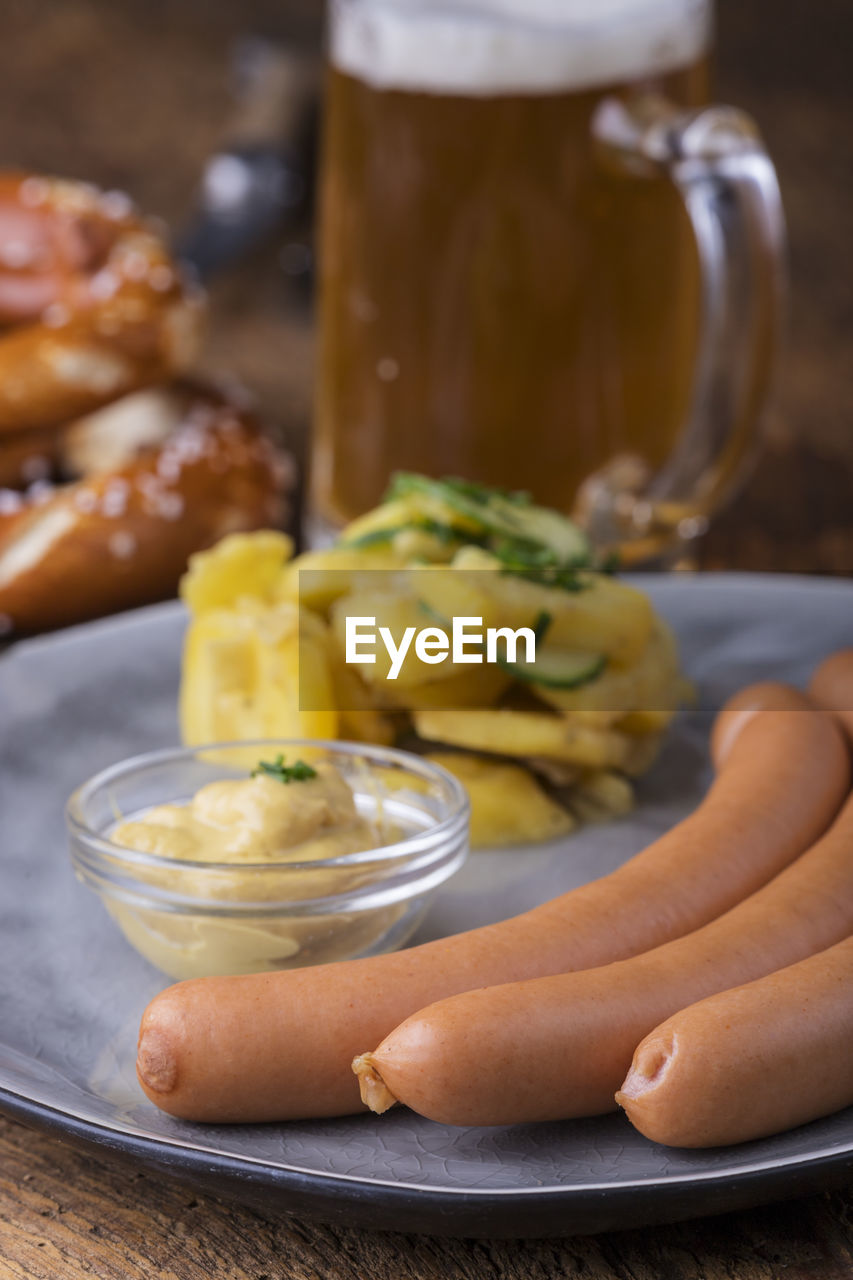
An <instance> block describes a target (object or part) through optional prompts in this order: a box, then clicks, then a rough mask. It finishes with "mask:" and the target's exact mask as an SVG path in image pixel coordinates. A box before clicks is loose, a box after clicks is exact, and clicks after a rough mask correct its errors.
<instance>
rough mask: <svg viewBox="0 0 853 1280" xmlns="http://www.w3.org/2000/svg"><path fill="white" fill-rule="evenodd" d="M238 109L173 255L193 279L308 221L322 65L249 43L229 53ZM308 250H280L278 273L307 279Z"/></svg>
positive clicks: (261, 42)
mask: <svg viewBox="0 0 853 1280" xmlns="http://www.w3.org/2000/svg"><path fill="white" fill-rule="evenodd" d="M234 71H235V81H236V98H237V108H236V111H235V114H234V117H233V119H232V120H231V122H230V124H229V126H228V128H227V130H226V135H225V141H224V143H223V145H222V147H221V148H220V149H219V150H217V151H216V152H215V153H214V154H213V155H212V156H211V157H210V159H209V160H208V161H207V164H206V165H205V168H204V175H203V178H202V182H201V189H200V192H199V198H198V203H197V207H196V210H195V213H194V215H193V217H192V218H191V220H190V222H189V224H188V225H187V226H186V227H185V228H184V229H183V231H182V232H181V233H179V235H178V236H177V244H176V252H177V255H178V257H179V258H180V259H181V261H182V262H184V263H185V264H187V265H188V266H189V267H190V268H191V270H193V271H194V272H195V274H196V275H198V277H199V278H200V279H201V280H203V281H206V280H209V279H210V278H211V277H212V276H214V275H217V274H218V273H219V272H221V271H223V270H225V269H227V268H228V267H231V266H233V265H235V264H236V263H237V262H239V261H240V260H241V259H242V258H243V257H245V256H246V255H247V254H248V253H250V252H252V251H253V250H254V249H256V248H257V247H258V246H259V245H261V244H262V243H263V242H264V241H265V240H267V239H270V238H271V237H272V236H273V235H274V234H275V233H276V232H278V231H280V230H281V228H282V226H284V225H286V224H287V223H288V222H291V221H292V222H293V223H294V224H295V223H297V222H300V223H304V222H307V221H309V219H310V213H311V205H312V193H313V185H314V184H313V171H314V150H315V146H314V142H315V135H316V119H317V111H318V103H319V84H320V64H319V62H318V61H317V59H316V58H315V57H314V56H313V55H311V54H306V53H302V52H293V51H291V50H290V49H286V48H284V47H282V46H280V45H277V44H274V43H273V42H271V41H269V40H267V39H264V38H260V37H251V38H247V39H245V40H242V41H240V43H239V44H238V46H237V48H236V51H235V65H234ZM311 260H312V255H311V251H310V247H309V245H308V244H307V243H306V244H302V243H294V244H292V245H288V246H286V247H285V250H284V251H283V257H282V265H283V267H284V270H285V271H286V272H287V274H288V275H290V276H300V275H302V276H308V274H309V273H310V267H311Z"/></svg>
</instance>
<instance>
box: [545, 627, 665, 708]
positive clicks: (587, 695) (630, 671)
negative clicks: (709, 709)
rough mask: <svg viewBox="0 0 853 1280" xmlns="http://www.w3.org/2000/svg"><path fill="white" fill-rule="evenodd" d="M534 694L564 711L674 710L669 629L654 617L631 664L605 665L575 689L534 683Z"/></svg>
mask: <svg viewBox="0 0 853 1280" xmlns="http://www.w3.org/2000/svg"><path fill="white" fill-rule="evenodd" d="M536 693H537V696H538V697H539V698H541V699H542V701H543V702H547V703H548V704H549V706H552V707H554V708H556V710H557V711H560V712H562V713H563V714H568V713H575V712H580V711H601V712H605V713H610V714H615V715H616V717H617V718H618V717H619V716H622V715H627V714H628V713H629V712H633V713H636V712H638V711H644V712H650V711H674V710H675V709H676V707H677V706H678V701H679V698H680V695H681V685H680V683H679V679H678V653H677V650H676V647H675V640H674V637H673V635H672V632H671V631H670V629H669V627H668V626H667V625H666V623H665V622H664V621H663V620H662V619H661V618H657V619H656V620H655V624H654V627H653V629H652V635H651V637H650V639H649V642H648V644H647V645H646V647H645V649H644V650H643V653H642V654H641V656H640V658H639V660H638V661H637V662H635V663H634V664H633V666H630V667H608V668H607V669H606V670H605V671H604V672H602V674H601V675H600V676H598V678H597V679H595V680H591V681H590V683H589V684H584V685H581V686H580V687H579V688H577V689H551V688H548V687H546V686H544V685H537V687H536Z"/></svg>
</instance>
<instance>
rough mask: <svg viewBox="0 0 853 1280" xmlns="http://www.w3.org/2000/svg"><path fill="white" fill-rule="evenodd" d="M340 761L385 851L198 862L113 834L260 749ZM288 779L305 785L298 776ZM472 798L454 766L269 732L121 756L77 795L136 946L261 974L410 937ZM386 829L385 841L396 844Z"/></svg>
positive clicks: (197, 963)
mask: <svg viewBox="0 0 853 1280" xmlns="http://www.w3.org/2000/svg"><path fill="white" fill-rule="evenodd" d="M279 752H281V753H283V754H284V756H285V758H286V759H288V760H293V759H300V758H301V759H304V760H307V761H309V762H314V763H316V761H317V760H324V761H328V762H330V763H332V764H333V765H335V766H336V767H337V768H338V770H339V771H340V773H341V774H342V775H343V777H344V778H345V779H346V781H347V782H348V783H349V785H350V787H351V788H352V790H353V793H354V796H355V802H356V808H357V810H358V812H359V814H360V815H361V816H363V817H366V818H368V819H370V820H372V821H373V822H375V823H377V824H378V825H379V826H380V830H381V831H382V833H383V836H382V843H380V844H379V845H378V846H377V847H376V848H373V849H367V850H364V851H361V852H358V853H346V854H343V855H341V856H338V857H331V858H323V859H313V860H306V861H299V860H297V859H298V849H296V850H294V849H290V850H288V851H287V855H286V860H284V859H283V860H282V861H272V862H270V861H266V862H263V863H260V862H254V863H245V862H239V863H234V862H197V861H192V862H190V861H186V860H183V859H176V858H166V857H162V856H160V855H158V854H151V853H142V852H139V851H137V850H133V849H126V848H124V847H123V846H121V845H119V844H116V843H115V842H114V841H113V840H112V839H111V835H112V833H113V831H114V830H115V828H116V827H117V826H118V825H119V823H121V822H125V821H128V820H131V819H139V818H143V817H144V816H145V813H146V812H147V811H148V810H150V809H152V808H154V807H155V806H158V805H162V804H178V805H183V804H186V803H188V802H189V801H190V800H191V799H192V797H193V795H194V794H195V792H196V791H198V789H199V788H200V787H203V786H205V785H206V784H207V783H210V782H217V781H220V780H222V779H225V778H232V779H245V778H246V777H247V775H248V773H249V772H250V770H251V769H252V767H253V766H254V765H256V764H257V763H258V761H259V760H260V759H268V758H270V757H271V756H275V755H277V754H278V753H279ZM291 785H299V784H298V783H296V784H291ZM468 814H469V805H468V797H467V795H466V793H465V790H464V788H463V787H462V786H461V784H460V783H459V782H458V781H457V780H456V779H455V778H454V777H453V776H452V775H451V774H449V773H448V772H447V771H446V770H445V769H442V768H441V767H440V766H439V765H436V764H433V763H432V762H431V761H428V760H423V759H421V758H420V757H419V756H416V755H412V754H410V753H409V752H405V751H397V750H393V749H392V748H389V747H378V746H372V745H368V744H365V743H353V742H320V741H317V740H316V739H314V740H310V741H309V740H300V739H289V740H278V739H264V740H259V741H254V742H248V743H247V742H240V743H223V744H216V745H215V746H200V747H186V748H176V749H170V750H165V751H152V752H149V753H148V754H146V755H141V756H135V757H133V758H132V759H129V760H123V761H121V763H119V764H115V765H112V766H111V767H110V768H108V769H104V770H103V771H102V772H101V773H98V774H96V775H95V777H93V778H91V779H90V780H89V781H88V782H86V783H84V784H83V786H81V787H79V788H78V789H77V790H76V791H75V792H74V793H73V795H72V796H71V798H70V799H69V801H68V805H67V809H66V821H67V825H68V832H69V838H70V844H71V859H72V863H73V866H74V870H75V872H76V874H77V877H78V879H79V880H81V881H82V882H83V884H86V885H88V886H89V887H90V888H91V889H94V890H95V891H96V892H97V893H98V894H100V896H101V899H102V901H103V903H104V905H105V906H106V908H107V910H108V911H109V913H110V915H111V916H112V917H113V919H114V920H115V921H116V922H117V923H118V925H119V927H120V928H121V930H122V932H123V933H124V935H125V937H126V938H127V940H128V942H130V943H131V945H132V946H134V947H135V948H136V950H137V951H139V952H140V953H141V954H142V955H143V956H144V957H145V958H146V959H147V960H149V961H151V963H152V964H154V965H156V967H157V968H158V969H161V970H162V971H163V972H164V973H167V974H168V975H169V976H170V977H172V978H190V977H201V976H204V975H209V974H231V973H234V974H236V973H254V972H259V971H263V970H269V969H283V968H294V967H298V966H303V965H310V964H324V963H326V962H328V961H331V960H346V959H351V958H352V957H354V956H367V955H375V954H377V953H378V952H382V951H392V950H394V949H395V948H397V947H400V946H402V945H403V943H404V942H405V941H406V940H407V938H408V937H409V936H410V935H411V934H412V932H413V931H414V929H415V928H416V927H417V925H418V923H419V922H420V920H421V918H422V917H423V915H424V912H425V911H426V908H427V905H428V904H429V901H430V898H431V897H432V895H433V894H434V893H435V891H436V889H437V888H438V887H439V885H441V884H443V883H444V881H445V880H447V879H448V877H449V876H451V875H453V873H454V872H455V871H456V870H457V869H458V868H459V867H460V866H461V865H462V863H463V862H464V860H465V858H466V856H467V852H468ZM385 836H387V843H386V842H385Z"/></svg>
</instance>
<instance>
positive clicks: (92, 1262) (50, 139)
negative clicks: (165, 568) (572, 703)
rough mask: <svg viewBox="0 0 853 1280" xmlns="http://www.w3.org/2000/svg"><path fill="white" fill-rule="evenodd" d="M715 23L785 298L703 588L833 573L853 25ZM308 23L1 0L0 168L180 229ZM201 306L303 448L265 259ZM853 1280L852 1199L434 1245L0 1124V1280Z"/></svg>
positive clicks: (156, 0) (277, 13) (190, 9)
mask: <svg viewBox="0 0 853 1280" xmlns="http://www.w3.org/2000/svg"><path fill="white" fill-rule="evenodd" d="M720 10H721V33H720V55H719V71H720V75H719V79H720V89H721V93H722V96H723V97H724V98H726V99H728V100H731V101H736V102H738V103H740V104H741V105H744V106H746V107H747V108H748V109H750V110H751V111H753V112H754V114H755V115H756V116H757V117H758V119H759V120H760V122H761V124H762V126H763V128H764V131H765V134H766V136H767V138H768V141H769V144H770V148H771V151H772V152H773V154H774V155H775V156H776V158H777V162H778V165H779V169H780V175H781V180H782V186H783V192H784V194H785V199H786V203H787V206H788V214H789V220H790V225H791V238H792V246H793V254H792V266H793V289H792V315H791V325H790V340H789V348H788V354H787V357H786V360H785V362H784V364H783V368H782V371H781V378H780V385H779V389H778V391H777V396H776V400H775V403H774V407H773V409H772V411H771V414H770V416H769V421H768V431H767V446H766V449H765V452H764V454H763V457H762V459H761V461H760V465H759V466H758V468H757V470H756V471H755V473H754V475H753V477H752V478H751V480H750V481H749V482H748V483H747V485H746V486H745V488H744V489H743V491H742V493H741V495H740V496H739V497H738V498H737V499H736V500H735V502H734V503H733V504H732V506H731V507H730V509H729V510H728V511H727V512H726V513H725V514H724V515H723V516H721V518H720V519H719V520H718V521H717V523H716V524H715V526H714V528H713V529H712V532H711V534H710V536H709V537H708V538H707V539H706V540H705V542H704V543H703V544H702V546H701V548H700V551H699V559H700V563H701V564H702V565H703V566H704V567H708V568H743V569H757V570H774V569H776V570H791V571H797V572H809V573H815V572H817V573H833V574H843V575H849V574H853V501H851V498H853V381H851V379H850V376H849V369H850V350H851V346H853V343H852V342H851V337H853V313H851V306H850V271H849V266H850V225H851V222H853V217H851V213H853V173H851V169H850V166H849V157H848V159H847V160H845V159H844V156H843V151H844V147H845V145H846V138H847V134H848V133H849V121H850V114H851V97H853V90H851V84H853V81H851V78H850V76H849V68H848V59H847V54H846V50H848V49H849V47H850V41H851V38H853V11H851V10H850V8H849V6H848V5H847V4H846V3H845V0H823V4H822V6H821V17H820V21H818V20H817V17H816V16H815V15H814V14H810V13H808V12H805V11H804V10H803V7H802V5H800V4H798V3H797V0H780V2H779V3H777V4H776V5H774V6H773V18H772V23H768V21H767V18H768V8H767V6H766V5H765V4H764V3H763V0H721V3H720ZM315 13H316V6H315V4H314V0H291V3H289V4H288V3H287V0H246V3H244V4H241V5H234V4H233V3H227V2H226V0H182V3H181V5H180V6H177V5H174V4H172V5H169V4H167V3H165V2H164V0H114V2H113V3H108V2H107V0H66V2H65V3H63V4H62V5H57V4H55V2H54V0H4V4H3V22H4V30H5V39H4V41H2V42H0V154H2V155H3V156H4V157H5V159H6V160H7V161H14V162H16V163H19V164H22V165H25V166H28V167H33V168H36V169H45V170H54V171H59V170H64V171H66V172H69V173H76V174H79V175H80V176H84V177H88V178H91V179H93V180H95V181H98V182H101V183H103V184H104V185H107V186H110V185H115V184H118V185H121V186H124V187H126V188H128V189H130V190H131V191H132V192H133V194H134V195H136V196H137V197H138V198H139V199H140V201H141V203H142V204H143V205H144V206H145V207H146V208H150V209H154V210H158V211H160V212H162V213H164V214H166V215H167V216H169V217H171V218H174V219H178V218H180V217H181V216H182V215H183V214H184V213H185V212H186V210H187V208H188V205H189V202H190V194H191V190H192V185H193V182H194V180H195V176H196V175H197V173H198V170H199V168H200V165H201V162H202V160H203V158H204V155H205V154H206V153H207V151H208V150H209V149H210V148H211V147H212V146H213V145H214V143H215V141H216V139H217V137H218V136H219V135H220V133H221V130H222V127H223V124H224V121H225V119H226V118H227V112H228V102H227V90H226V88H225V82H224V78H223V76H222V74H221V67H222V65H223V63H224V58H225V53H226V50H227V47H228V43H229V41H230V40H231V39H232V38H233V37H234V35H236V34H237V33H238V32H239V31H240V30H241V29H243V28H245V27H246V26H251V25H252V23H253V22H255V23H256V24H257V25H263V26H270V25H272V26H273V28H275V25H276V23H278V24H279V25H280V24H281V21H282V15H285V16H286V17H287V20H288V22H289V23H290V24H291V26H292V29H294V30H298V31H299V33H300V35H302V36H305V35H306V34H307V36H308V38H311V36H312V32H313V31H314V29H315V27H316V18H315ZM107 98H109V99H110V106H109V109H108V110H107V109H106V107H105V99H107ZM158 113H159V115H158ZM167 117H168V121H167ZM176 119H177V120H180V124H181V127H180V128H174V127H172V126H173V122H174V121H175V120H176ZM166 127H168V136H169V146H168V148H166V149H164V148H163V147H162V138H163V136H164V130H165V128H166ZM152 157H154V158H155V160H156V163H152ZM214 303H215V312H214V317H215V318H214V325H213V333H212V336H211V341H210V345H209V348H208V363H209V364H210V365H211V366H213V367H215V368H217V370H218V369H221V368H222V366H223V364H228V365H229V367H231V368H234V369H236V371H237V372H239V373H240V374H241V375H242V376H243V377H244V378H245V379H246V380H247V382H249V383H250V384H251V385H253V386H254V387H256V388H257V389H258V390H259V392H260V394H261V398H262V400H263V402H264V403H265V404H266V406H267V407H268V408H269V409H270V410H271V411H272V412H273V414H274V415H275V416H278V417H279V419H280V420H281V421H282V423H283V427H284V431H285V434H286V436H287V437H288V438H289V439H290V440H291V442H292V443H293V444H294V445H295V446H296V447H297V448H300V447H301V445H302V444H303V442H304V429H305V422H306V420H307V416H308V409H309V396H310V361H311V345H312V340H311V331H310V327H309V325H308V324H307V322H306V316H305V313H304V310H300V307H299V306H298V305H295V304H294V305H292V306H291V305H283V304H282V301H281V296H280V291H278V289H277V286H276V282H275V280H274V279H272V278H271V276H270V272H269V268H268V264H267V263H265V262H263V261H260V262H258V263H254V264H252V263H250V264H248V266H247V267H246V269H245V270H244V271H243V272H242V273H241V274H240V276H239V277H237V278H234V279H232V280H230V281H226V282H223V284H222V285H221V286H219V287H218V288H217V290H216V291H215V293H214ZM851 619H852V620H853V609H852V611H851ZM851 636H852V637H853V626H851ZM0 1034H2V1032H1V1031H0ZM851 1275H853V1188H851V1189H849V1190H847V1191H839V1192H834V1193H831V1194H824V1195H818V1196H810V1197H808V1198H805V1199H801V1200H796V1201H791V1202H789V1203H785V1204H781V1205H775V1206H768V1207H764V1208H758V1209H754V1210H751V1211H748V1212H742V1213H736V1214H727V1215H725V1216H723V1217H719V1218H713V1217H712V1218H707V1219H703V1220H701V1221H694V1222H690V1223H685V1224H680V1225H674V1226H662V1227H655V1228H649V1229H645V1230H632V1231H626V1232H622V1233H612V1234H608V1235H602V1236H597V1237H583V1238H574V1239H570V1240H557V1239H552V1240H544V1241H536V1240H533V1241H491V1240H476V1241H475V1240H446V1239H434V1238H429V1237H415V1236H407V1235H396V1234H392V1233H376V1232H368V1231H362V1230H356V1229H351V1230H350V1229H340V1228H338V1227H334V1228H333V1227H328V1226H324V1225H323V1224H318V1223H310V1222H306V1221H296V1220H290V1219H288V1218H287V1217H285V1216H284V1215H282V1216H280V1217H272V1216H270V1215H267V1214H262V1213H258V1212H255V1211H253V1210H249V1209H244V1208H241V1207H235V1206H234V1205H232V1204H225V1203H220V1202H218V1201H215V1200H212V1199H208V1198H201V1197H199V1196H198V1195H196V1194H195V1193H194V1192H193V1191H192V1190H190V1189H187V1188H186V1187H182V1186H180V1185H177V1184H173V1183H171V1182H164V1181H161V1180H160V1179H159V1178H157V1177H154V1176H153V1175H152V1174H150V1173H148V1172H143V1171H140V1170H133V1169H128V1167H126V1166H122V1165H115V1164H111V1163H105V1162H102V1161H101V1160H100V1159H95V1158H93V1157H91V1156H90V1155H88V1154H83V1153H81V1152H79V1151H77V1150H75V1149H74V1148H72V1147H71V1146H66V1145H63V1144H60V1143H58V1142H57V1141H56V1140H54V1139H52V1138H49V1137H46V1136H44V1135H42V1134H38V1133H35V1132H31V1131H29V1130H27V1129H25V1128H23V1127H21V1126H20V1125H18V1124H16V1123H13V1122H11V1121H8V1120H5V1119H2V1118H0V1280H7V1278H8V1280H77V1278H78V1277H84V1276H85V1277H89V1278H91V1277H93V1276H94V1277H98V1280H137V1277H138V1278H139V1280H151V1278H153V1277H157V1278H158V1280H203V1278H205V1277H209V1276H211V1277H212V1276H216V1277H217V1280H244V1278H245V1280H362V1278H363V1277H375V1278H376V1280H385V1278H386V1277H387V1278H388V1280H402V1278H403V1277H407V1278H408V1277H411V1278H412V1280H432V1278H433V1277H435V1278H436V1280H448V1278H450V1277H453V1278H454V1280H455V1278H457V1277H458V1278H459V1280H493V1278H495V1280H497V1278H498V1277H500V1278H506V1280H511V1278H515V1277H517V1278H518V1280H522V1277H523V1278H524V1280H555V1278H557V1277H560V1278H562V1277H566V1278H568V1277H577V1278H578V1280H611V1278H612V1280H635V1278H636V1280H665V1278H669V1277H678V1278H679V1280H693V1278H694V1277H695V1278H696V1280H700V1278H702V1280H723V1278H724V1277H725V1278H727V1280H728V1278H731V1277H738V1278H741V1277H742V1278H743V1280H781V1278H782V1277H789V1278H790V1280H801V1278H802V1280H806V1278H808V1280H840V1278H841V1277H848V1276H851Z"/></svg>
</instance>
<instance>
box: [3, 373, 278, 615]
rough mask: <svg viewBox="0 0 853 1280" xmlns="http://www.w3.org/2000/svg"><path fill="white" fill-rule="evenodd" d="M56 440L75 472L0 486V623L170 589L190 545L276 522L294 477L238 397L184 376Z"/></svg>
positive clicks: (123, 602) (129, 602)
mask: <svg viewBox="0 0 853 1280" xmlns="http://www.w3.org/2000/svg"><path fill="white" fill-rule="evenodd" d="M104 441H108V442H109V447H108V448H107V449H105V447H104ZM63 451H64V458H65V465H66V466H68V467H74V468H76V469H77V470H78V471H80V472H81V474H80V475H79V478H77V479H74V480H72V481H71V482H70V483H68V484H63V485H58V486H54V485H51V484H47V483H44V482H40V483H37V484H35V485H33V486H31V487H30V489H29V490H27V491H26V492H23V493H22V492H15V491H14V490H10V489H3V490H0V633H12V632H14V633H16V634H18V633H23V632H32V631H43V630H49V629H51V628H53V627H59V626H65V625H67V624H69V623H72V622H82V621H84V620H86V619H88V618H93V617H98V616H100V615H102V614H105V613H114V612H116V611H117V610H120V609H125V608H130V607H132V606H136V605H140V604H146V603H149V602H151V601H153V600H158V599H163V598H164V597H166V596H168V595H170V594H173V593H174V591H175V588H176V586H177V582H178V578H179V577H180V575H181V573H182V572H183V570H184V568H185V567H186V562H187V557H188V556H189V555H190V554H191V553H192V552H193V551H198V550H201V549H202V548H204V547H207V546H210V545H211V544H212V543H214V542H216V541H217V540H218V539H219V538H221V537H223V536H224V535H225V534H226V533H232V532H235V531H238V530H248V529H255V528H259V527H263V526H266V525H273V526H275V525H279V524H280V523H281V522H282V518H283V515H284V509H283V506H284V500H285V495H286V492H287V490H288V489H289V488H290V487H291V485H292V480H293V477H292V471H291V467H290V462H289V458H288V457H287V456H286V455H282V454H280V453H279V452H278V450H276V448H275V447H274V446H273V445H272V443H271V442H270V440H269V439H268V438H267V437H266V436H265V435H264V433H263V431H262V430H261V427H260V425H259V424H258V422H257V421H256V420H255V419H254V417H253V416H252V415H251V414H250V413H249V412H248V411H247V410H246V409H245V408H242V407H240V406H238V405H237V404H235V403H234V401H233V400H230V399H229V398H228V397H227V396H226V395H224V394H223V393H221V392H219V391H215V390H213V389H212V388H210V387H205V386H201V385H199V384H196V383H189V382H184V383H178V384H174V385H172V386H170V387H165V388H156V389H153V390H148V391H141V392H136V393H135V394H134V395H132V396H129V397H126V398H124V399H122V400H119V401H117V402H116V403H115V404H113V405H110V406H108V407H107V408H103V409H101V410H100V411H99V412H98V413H96V414H94V415H93V416H92V417H91V418H90V419H88V421H84V422H82V423H78V424H77V425H75V426H72V427H71V428H70V430H69V432H68V435H67V437H66V439H65V441H64V443H63Z"/></svg>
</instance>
